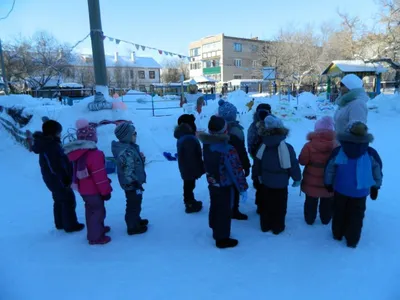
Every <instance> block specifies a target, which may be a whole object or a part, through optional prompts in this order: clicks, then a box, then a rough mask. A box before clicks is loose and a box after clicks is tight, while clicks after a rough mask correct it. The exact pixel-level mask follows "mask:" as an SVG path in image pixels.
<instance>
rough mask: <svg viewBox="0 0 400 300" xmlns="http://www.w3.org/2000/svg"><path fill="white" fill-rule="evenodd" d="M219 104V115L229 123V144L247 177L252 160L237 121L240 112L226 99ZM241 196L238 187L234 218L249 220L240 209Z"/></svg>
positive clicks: (241, 128)
mask: <svg viewBox="0 0 400 300" xmlns="http://www.w3.org/2000/svg"><path fill="white" fill-rule="evenodd" d="M218 105H219V107H218V116H220V117H221V118H223V119H224V120H225V121H226V123H227V130H228V135H229V144H231V145H232V146H233V147H234V148H235V149H236V151H237V153H238V155H239V158H240V162H241V164H242V167H243V169H244V172H245V175H246V177H247V176H249V175H250V160H249V157H248V155H247V151H246V146H245V138H244V132H243V127H242V126H241V125H240V124H239V122H238V121H236V117H237V113H238V111H237V108H236V107H235V106H234V105H233V104H232V103H229V102H226V101H224V100H219V102H218ZM239 198H240V197H239V191H238V190H237V189H236V190H235V200H234V206H233V212H232V218H233V219H236V220H247V219H248V216H247V215H245V214H242V213H241V212H240V211H239Z"/></svg>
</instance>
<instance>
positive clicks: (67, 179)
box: [32, 132, 72, 193]
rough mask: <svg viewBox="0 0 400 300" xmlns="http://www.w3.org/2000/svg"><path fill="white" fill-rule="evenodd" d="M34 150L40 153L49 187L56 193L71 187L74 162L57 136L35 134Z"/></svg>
mask: <svg viewBox="0 0 400 300" xmlns="http://www.w3.org/2000/svg"><path fill="white" fill-rule="evenodd" d="M32 151H33V152H34V153H36V154H39V165H40V170H41V172H42V177H43V181H44V183H45V184H46V186H47V188H48V189H49V190H50V191H51V192H53V193H55V192H60V191H63V190H64V189H65V188H69V187H70V186H71V183H72V164H71V162H70V161H69V159H68V157H67V155H65V153H64V150H63V148H62V146H61V141H60V139H59V138H57V137H49V136H44V135H43V133H42V132H35V133H34V134H33V146H32Z"/></svg>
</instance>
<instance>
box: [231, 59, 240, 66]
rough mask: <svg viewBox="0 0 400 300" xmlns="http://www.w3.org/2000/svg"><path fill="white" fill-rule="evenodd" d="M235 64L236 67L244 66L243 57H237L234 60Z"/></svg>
mask: <svg viewBox="0 0 400 300" xmlns="http://www.w3.org/2000/svg"><path fill="white" fill-rule="evenodd" d="M233 64H234V65H235V67H241V66H242V60H241V59H235V60H234V61H233Z"/></svg>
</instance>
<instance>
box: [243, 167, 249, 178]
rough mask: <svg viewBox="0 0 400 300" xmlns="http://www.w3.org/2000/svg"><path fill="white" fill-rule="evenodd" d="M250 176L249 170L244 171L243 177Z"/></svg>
mask: <svg viewBox="0 0 400 300" xmlns="http://www.w3.org/2000/svg"><path fill="white" fill-rule="evenodd" d="M249 175H250V169H244V176H246V177H247V176H249Z"/></svg>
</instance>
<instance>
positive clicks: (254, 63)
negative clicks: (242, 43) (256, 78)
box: [252, 60, 258, 68]
mask: <svg viewBox="0 0 400 300" xmlns="http://www.w3.org/2000/svg"><path fill="white" fill-rule="evenodd" d="M252 65H253V68H257V67H258V61H256V60H253V64H252Z"/></svg>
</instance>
